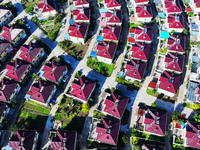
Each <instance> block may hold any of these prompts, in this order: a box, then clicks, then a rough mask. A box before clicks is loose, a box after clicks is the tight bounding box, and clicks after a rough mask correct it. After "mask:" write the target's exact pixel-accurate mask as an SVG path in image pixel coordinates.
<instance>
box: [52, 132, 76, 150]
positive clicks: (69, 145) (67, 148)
mask: <svg viewBox="0 0 200 150" xmlns="http://www.w3.org/2000/svg"><path fill="white" fill-rule="evenodd" d="M76 138H77V133H76V132H75V131H64V130H63V131H62V130H58V131H57V133H56V136H54V137H53V138H52V142H51V147H52V148H54V149H55V150H75V148H76Z"/></svg>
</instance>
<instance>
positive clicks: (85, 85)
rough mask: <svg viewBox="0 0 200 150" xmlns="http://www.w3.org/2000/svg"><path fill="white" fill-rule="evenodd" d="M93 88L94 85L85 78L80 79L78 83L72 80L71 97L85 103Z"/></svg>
mask: <svg viewBox="0 0 200 150" xmlns="http://www.w3.org/2000/svg"><path fill="white" fill-rule="evenodd" d="M94 87H95V83H94V82H92V81H90V80H87V79H85V78H80V79H79V80H78V81H76V80H74V82H73V83H72V88H73V90H72V93H71V94H72V95H74V96H76V97H78V98H80V99H82V100H84V101H87V100H88V98H89V96H90V95H91V93H92V90H93V89H94Z"/></svg>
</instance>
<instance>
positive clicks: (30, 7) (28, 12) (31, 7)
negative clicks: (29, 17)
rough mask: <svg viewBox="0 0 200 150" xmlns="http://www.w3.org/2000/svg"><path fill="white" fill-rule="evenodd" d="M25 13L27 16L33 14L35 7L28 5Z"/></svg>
mask: <svg viewBox="0 0 200 150" xmlns="http://www.w3.org/2000/svg"><path fill="white" fill-rule="evenodd" d="M25 11H26V13H27V14H30V13H33V11H34V8H33V5H28V6H27V7H26V9H25Z"/></svg>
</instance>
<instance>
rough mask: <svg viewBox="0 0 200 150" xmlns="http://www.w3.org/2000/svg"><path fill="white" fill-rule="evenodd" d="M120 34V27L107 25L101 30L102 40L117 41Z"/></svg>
mask: <svg viewBox="0 0 200 150" xmlns="http://www.w3.org/2000/svg"><path fill="white" fill-rule="evenodd" d="M120 32H121V27H119V26H109V25H107V26H106V27H105V28H103V33H105V35H104V37H103V38H104V39H108V40H114V41H118V39H119V35H120Z"/></svg>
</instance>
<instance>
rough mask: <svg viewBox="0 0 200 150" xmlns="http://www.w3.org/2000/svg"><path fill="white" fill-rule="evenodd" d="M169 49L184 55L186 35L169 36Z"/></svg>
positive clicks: (171, 51)
mask: <svg viewBox="0 0 200 150" xmlns="http://www.w3.org/2000/svg"><path fill="white" fill-rule="evenodd" d="M167 49H168V50H167V51H168V52H170V53H177V54H180V55H183V54H184V53H185V37H178V36H177V37H174V36H171V35H170V36H169V38H168V39H167Z"/></svg>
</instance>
